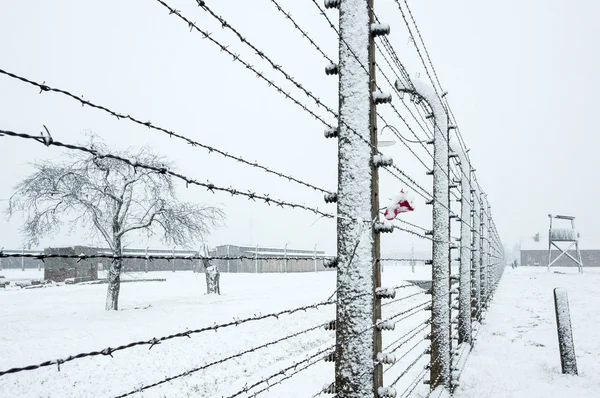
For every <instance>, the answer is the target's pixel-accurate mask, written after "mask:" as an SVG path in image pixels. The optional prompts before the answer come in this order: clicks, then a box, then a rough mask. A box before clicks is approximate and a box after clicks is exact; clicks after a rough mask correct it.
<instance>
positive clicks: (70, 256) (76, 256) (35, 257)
mask: <svg viewBox="0 0 600 398" xmlns="http://www.w3.org/2000/svg"><path fill="white" fill-rule="evenodd" d="M0 258H30V259H33V260H40V261H44V260H46V259H49V258H63V259H77V260H79V261H83V260H89V259H109V260H148V261H154V260H167V261H173V260H186V261H193V260H256V259H258V260H286V259H287V260H315V259H316V260H330V259H331V258H333V256H316V257H315V256H263V257H255V256H244V255H241V256H200V255H192V256H178V255H175V256H170V255H158V256H157V255H147V256H146V255H141V254H140V255H136V254H124V255H120V256H118V255H114V254H104V253H99V254H42V253H40V254H28V253H25V254H20V253H4V252H3V251H2V250H0ZM392 260H395V261H397V260H398V259H390V261H392Z"/></svg>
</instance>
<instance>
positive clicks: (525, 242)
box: [521, 235, 600, 251]
mask: <svg viewBox="0 0 600 398" xmlns="http://www.w3.org/2000/svg"><path fill="white" fill-rule="evenodd" d="M569 244H570V242H560V243H558V245H559V247H564V248H566V247H567V246H568V245H569ZM574 248H575V246H573V249H574ZM524 250H546V251H547V250H548V235H540V241H539V242H536V241H534V240H533V237H531V236H527V237H523V238H521V251H524ZM552 250H557V249H556V248H555V247H553V248H552ZM579 250H600V241H599V240H598V239H596V238H579Z"/></svg>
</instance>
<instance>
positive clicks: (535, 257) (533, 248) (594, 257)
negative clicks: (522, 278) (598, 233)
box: [521, 236, 600, 267]
mask: <svg viewBox="0 0 600 398" xmlns="http://www.w3.org/2000/svg"><path fill="white" fill-rule="evenodd" d="M568 245H569V243H568V242H561V244H560V247H564V248H567V247H568ZM596 247H597V246H596ZM579 251H580V253H581V260H582V262H583V266H584V267H600V249H594V246H593V242H591V241H588V240H584V239H580V241H579ZM567 253H569V254H570V255H571V256H573V257H574V258H577V252H576V251H575V246H573V247H572V248H571V250H569V251H568V252H567ZM551 254H552V256H551V258H550V261H554V259H556V258H557V257H558V256H559V255H560V254H561V252H560V250H558V249H557V248H555V247H552V252H551ZM521 265H523V266H533V267H547V266H548V237H547V236H542V237H540V239H539V242H536V241H535V240H534V239H533V238H524V239H522V240H521ZM552 266H553V267H577V263H576V262H575V261H573V260H572V259H570V258H569V257H568V256H567V255H562V256H561V257H560V258H559V259H558V260H557V261H556V262H555V263H554V264H552Z"/></svg>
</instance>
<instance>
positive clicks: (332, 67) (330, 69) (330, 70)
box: [325, 63, 340, 75]
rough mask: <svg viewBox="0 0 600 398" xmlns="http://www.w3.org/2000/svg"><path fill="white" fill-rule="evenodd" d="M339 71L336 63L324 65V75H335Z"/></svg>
mask: <svg viewBox="0 0 600 398" xmlns="http://www.w3.org/2000/svg"><path fill="white" fill-rule="evenodd" d="M339 72H340V70H339V67H338V65H337V64H334V63H331V64H329V65H327V66H326V67H325V74H326V75H337V74H339Z"/></svg>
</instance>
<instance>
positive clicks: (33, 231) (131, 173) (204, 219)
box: [7, 137, 224, 310]
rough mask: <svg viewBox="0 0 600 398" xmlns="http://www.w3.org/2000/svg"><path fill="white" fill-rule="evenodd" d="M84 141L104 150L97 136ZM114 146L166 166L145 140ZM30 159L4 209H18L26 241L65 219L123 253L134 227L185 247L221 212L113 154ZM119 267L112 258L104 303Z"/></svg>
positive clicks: (114, 300)
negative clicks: (130, 146)
mask: <svg viewBox="0 0 600 398" xmlns="http://www.w3.org/2000/svg"><path fill="white" fill-rule="evenodd" d="M90 145H91V146H92V147H94V149H96V150H98V151H99V153H108V148H107V147H106V145H104V144H103V143H101V142H99V141H98V139H97V138H95V137H91V139H90ZM112 153H113V154H117V155H119V156H123V157H126V158H129V159H130V160H132V161H134V162H137V163H139V164H144V165H149V166H154V167H159V168H163V169H164V168H170V167H171V165H170V164H168V163H166V162H165V160H164V158H162V157H160V156H158V155H156V154H155V153H153V152H152V151H151V150H150V149H149V148H147V147H144V148H142V149H140V150H138V151H133V150H126V151H122V152H120V153H118V152H114V151H113V152H112ZM33 167H34V168H35V172H34V173H33V174H31V175H29V176H28V177H26V178H25V179H23V180H22V181H21V182H20V183H19V184H17V185H16V187H15V192H14V194H13V195H12V197H11V198H10V200H9V207H8V210H7V214H8V216H9V217H11V216H13V215H14V214H15V213H22V214H23V215H24V217H25V222H24V224H23V226H22V228H21V232H22V234H23V236H24V238H25V240H26V243H27V244H33V245H37V244H38V243H39V239H40V238H41V237H44V236H48V235H52V234H56V233H58V232H59V231H60V229H61V227H63V226H64V225H65V224H66V225H68V226H69V227H70V228H71V231H74V230H76V229H77V228H83V229H86V230H89V231H93V233H95V234H97V235H99V236H100V237H101V238H102V239H103V240H104V241H106V243H107V244H108V246H109V247H110V249H111V250H112V252H113V254H114V255H115V256H117V257H121V255H122V248H123V239H124V237H125V235H127V234H130V233H132V232H134V231H138V232H142V233H146V234H147V235H148V236H149V237H150V236H153V235H157V234H158V235H159V236H160V237H161V239H162V240H163V241H164V242H165V243H170V244H175V245H178V246H184V247H189V246H190V245H191V244H196V243H197V242H198V241H199V240H200V239H202V238H203V237H204V236H205V235H206V234H208V233H209V232H210V231H211V229H212V228H214V227H216V226H218V225H220V224H221V223H222V222H223V220H224V213H223V212H222V211H221V210H220V209H219V208H217V207H213V206H201V205H198V204H195V203H189V202H181V201H179V200H178V199H177V195H176V190H175V186H174V184H173V181H172V177H171V176H169V175H168V174H164V173H160V172H157V171H153V170H148V169H145V168H144V169H142V168H139V167H138V168H134V167H133V166H131V165H129V164H127V163H125V162H122V161H119V160H115V159H107V158H99V157H97V156H92V155H90V154H83V153H80V152H76V153H75V152H72V153H70V154H69V155H68V158H67V160H65V161H62V162H55V163H52V162H36V163H34V164H33ZM121 271H122V261H121V260H120V259H117V260H116V261H114V262H112V264H111V266H110V269H109V272H108V291H107V295H106V310H117V309H118V307H119V290H120V284H121Z"/></svg>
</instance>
